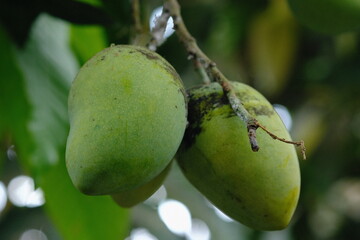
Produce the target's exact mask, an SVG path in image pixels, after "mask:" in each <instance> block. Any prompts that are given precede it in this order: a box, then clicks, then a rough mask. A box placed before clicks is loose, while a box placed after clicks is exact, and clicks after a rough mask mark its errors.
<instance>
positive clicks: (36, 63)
mask: <svg viewBox="0 0 360 240" xmlns="http://www.w3.org/2000/svg"><path fill="white" fill-rule="evenodd" d="M69 31H70V29H69V25H68V24H67V23H65V22H63V21H61V20H58V19H55V18H53V17H50V16H48V15H41V16H40V18H39V19H38V20H37V21H36V22H35V23H34V25H33V28H32V31H31V35H30V38H29V41H28V43H27V45H26V47H25V48H24V49H23V50H18V51H17V53H16V56H17V61H18V62H19V66H20V68H21V70H22V72H23V76H24V80H25V84H24V87H25V88H26V91H27V92H26V95H27V96H28V100H29V103H30V104H31V106H32V108H31V115H30V119H29V122H28V123H27V126H28V129H29V132H30V134H31V136H28V138H27V140H28V141H29V142H31V143H32V144H33V147H32V148H28V147H26V146H25V148H24V145H23V144H17V145H16V147H17V149H19V151H20V152H21V153H22V154H21V158H22V159H23V161H24V162H26V164H27V165H28V166H29V167H30V172H31V173H32V176H33V177H35V180H37V184H39V185H40V187H42V188H43V190H44V193H45V199H46V204H45V208H46V210H47V211H48V213H49V215H50V216H51V219H52V220H53V221H54V223H55V224H56V226H57V228H58V230H59V231H60V233H61V234H62V235H63V237H64V239H76V240H82V239H84V240H91V239H94V240H95V239H124V238H125V237H126V236H125V235H126V233H127V230H128V221H129V220H128V216H127V212H126V211H124V210H123V209H121V208H119V207H118V206H117V205H116V204H115V203H113V202H112V201H111V199H110V197H86V196H84V195H82V194H81V193H79V192H78V191H77V190H76V189H75V188H74V187H73V185H72V183H71V181H70V178H69V176H68V174H67V171H66V167H65V157H64V154H65V145H66V138H67V134H68V128H69V124H68V115H67V96H68V92H69V87H70V84H71V81H72V79H73V78H74V77H75V75H76V73H77V71H78V68H79V66H78V63H77V61H76V59H75V57H74V56H73V53H72V52H71V50H70V47H69ZM24 149H25V150H24Z"/></svg>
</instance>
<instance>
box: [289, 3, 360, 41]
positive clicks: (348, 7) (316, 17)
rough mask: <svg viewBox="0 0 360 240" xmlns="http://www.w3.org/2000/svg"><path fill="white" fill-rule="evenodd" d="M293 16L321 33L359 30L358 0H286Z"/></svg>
mask: <svg viewBox="0 0 360 240" xmlns="http://www.w3.org/2000/svg"><path fill="white" fill-rule="evenodd" d="M288 2H289V6H290V9H291V10H292V12H293V13H294V15H295V17H296V18H297V19H298V20H299V21H300V22H301V23H302V24H304V25H306V26H307V27H309V28H311V29H313V30H315V31H318V32H322V33H327V34H338V33H342V32H348V31H358V30H360V1H359V0H288Z"/></svg>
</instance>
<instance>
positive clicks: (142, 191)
mask: <svg viewBox="0 0 360 240" xmlns="http://www.w3.org/2000/svg"><path fill="white" fill-rule="evenodd" d="M171 163H172V162H170V164H169V165H168V166H167V167H166V168H165V169H164V170H163V171H162V172H161V173H160V174H159V175H157V176H156V177H155V178H153V179H151V180H150V181H149V182H147V183H145V184H144V185H141V186H140V187H138V188H135V189H132V190H128V191H123V192H119V193H116V194H112V195H111V197H112V199H113V200H114V201H115V202H116V203H117V204H118V205H119V206H120V207H123V208H130V207H133V206H135V205H137V204H139V203H141V202H143V201H145V200H146V199H148V198H149V197H151V195H152V194H153V193H155V192H156V191H157V190H158V189H159V188H160V187H161V185H162V184H163V182H164V180H165V178H166V177H167V175H168V173H169V171H170V169H171Z"/></svg>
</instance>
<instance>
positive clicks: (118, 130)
mask: <svg viewBox="0 0 360 240" xmlns="http://www.w3.org/2000/svg"><path fill="white" fill-rule="evenodd" d="M233 85H234V87H235V89H236V91H237V94H238V97H239V98H240V100H241V101H242V103H243V104H244V106H245V108H246V109H247V110H248V111H249V112H250V114H252V116H254V117H255V118H257V119H258V120H259V121H260V122H261V123H263V124H264V125H266V126H267V127H268V128H269V129H271V130H272V131H273V132H274V133H275V134H277V135H279V136H281V137H286V138H289V135H288V133H287V130H286V128H285V127H284V125H283V123H282V122H281V120H280V118H279V116H278V115H277V114H276V112H275V111H274V110H273V108H272V106H271V105H270V104H269V103H268V101H267V100H266V99H265V98H264V97H263V96H261V94H260V93H258V92H257V91H255V90H254V89H252V88H251V87H249V86H247V85H244V84H240V83H233ZM187 114H188V116H187ZM69 116H70V133H69V137H68V142H67V151H66V163H67V168H68V172H69V175H70V177H71V179H72V181H73V183H74V185H75V186H76V187H77V188H78V189H79V190H80V191H81V192H83V193H85V194H89V195H103V194H109V195H112V197H113V198H114V200H115V201H116V202H117V203H118V204H119V205H120V206H123V207H131V206H133V205H135V204H137V203H139V202H141V201H143V200H145V199H146V198H148V197H149V196H150V195H151V194H152V193H153V192H154V191H156V190H157V189H158V188H159V187H160V185H161V184H162V182H163V180H164V179H165V177H166V174H167V173H168V171H169V169H170V164H171V161H172V159H173V158H174V156H175V154H176V152H178V156H177V157H176V159H177V161H178V164H179V165H180V167H181V169H182V170H183V173H184V175H185V176H186V177H187V178H188V179H189V181H190V182H191V183H192V184H193V185H194V186H195V187H196V188H198V189H199V191H200V192H202V193H203V194H204V195H205V196H206V197H207V198H208V199H209V200H210V201H211V202H213V203H214V204H215V205H216V206H217V207H218V208H220V209H221V210H222V211H223V212H225V213H226V214H228V215H229V216H230V217H232V218H234V219H235V220H238V221H240V222H242V223H243V224H245V225H248V226H249V227H252V228H255V229H260V230H276V229H282V228H284V227H286V226H287V225H288V223H289V221H290V219H291V216H292V215H293V213H294V210H295V207H296V204H297V201H298V197H299V187H300V175H299V166H298V159H297V156H296V153H295V149H294V147H293V146H291V145H287V144H284V143H280V142H277V141H274V140H273V139H272V138H271V137H270V136H268V135H266V134H265V133H263V132H258V135H257V138H258V141H259V143H260V144H261V150H260V151H259V152H257V153H255V152H252V151H251V149H250V146H249V143H248V138H247V130H246V126H245V124H244V123H243V122H242V121H241V120H240V119H239V118H238V117H237V116H236V115H235V114H234V112H233V110H232V109H231V107H230V106H229V103H228V100H227V98H226V97H225V96H224V94H223V91H222V89H221V87H220V86H219V85H218V84H217V83H212V84H210V85H207V86H202V87H199V88H195V89H190V90H189V92H188V95H186V93H185V90H184V86H183V84H182V82H181V80H180V77H179V76H178V74H177V73H176V71H175V70H174V68H173V67H172V66H171V65H170V64H169V63H168V62H167V61H166V60H165V59H163V58H162V57H161V56H159V55H158V54H156V53H154V52H151V51H149V50H147V49H145V48H141V47H135V46H124V45H120V46H112V47H110V48H107V49H105V50H103V51H102V52H100V53H98V54H97V55H95V56H94V57H93V58H92V59H90V60H89V61H88V62H87V63H86V64H85V65H84V66H83V67H82V69H81V70H80V72H79V74H78V75H77V77H76V79H75V80H74V82H73V85H72V88H71V91H70V96H69ZM187 121H189V123H188V128H187V129H186V125H187ZM181 143H182V144H181ZM180 145H181V146H180Z"/></svg>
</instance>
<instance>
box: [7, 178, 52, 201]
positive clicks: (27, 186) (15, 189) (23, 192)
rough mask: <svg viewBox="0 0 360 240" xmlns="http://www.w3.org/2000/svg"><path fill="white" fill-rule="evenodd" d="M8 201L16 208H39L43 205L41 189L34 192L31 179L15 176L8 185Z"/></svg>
mask: <svg viewBox="0 0 360 240" xmlns="http://www.w3.org/2000/svg"><path fill="white" fill-rule="evenodd" d="M8 194H9V199H10V201H11V202H12V203H13V204H14V205H15V206H18V207H29V208H33V207H39V206H42V205H43V204H44V203H45V199H44V193H43V191H42V189H41V188H38V189H36V190H35V183H34V180H33V179H32V178H31V177H28V176H17V177H15V178H13V179H12V180H11V181H10V183H9V185H8Z"/></svg>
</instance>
